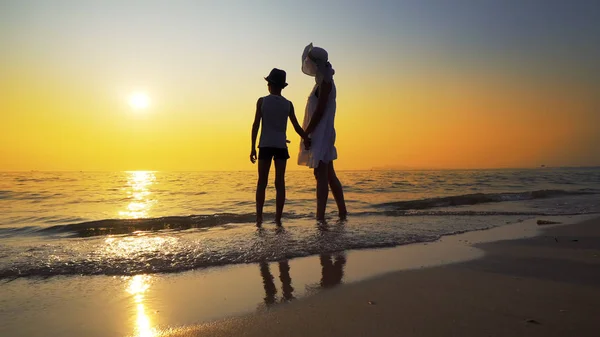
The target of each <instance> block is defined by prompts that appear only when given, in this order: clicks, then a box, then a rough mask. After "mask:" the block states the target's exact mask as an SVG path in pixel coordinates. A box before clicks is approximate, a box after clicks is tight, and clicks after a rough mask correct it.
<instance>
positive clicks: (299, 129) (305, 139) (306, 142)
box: [290, 102, 310, 150]
mask: <svg viewBox="0 0 600 337" xmlns="http://www.w3.org/2000/svg"><path fill="white" fill-rule="evenodd" d="M290 121H291V122H292V125H293V126H294V130H296V133H297V134H298V135H300V137H301V138H302V141H303V142H304V147H305V148H306V149H307V150H308V148H310V138H308V133H306V132H304V130H303V129H302V127H301V126H300V124H299V123H298V118H296V113H295V112H294V104H292V102H290Z"/></svg>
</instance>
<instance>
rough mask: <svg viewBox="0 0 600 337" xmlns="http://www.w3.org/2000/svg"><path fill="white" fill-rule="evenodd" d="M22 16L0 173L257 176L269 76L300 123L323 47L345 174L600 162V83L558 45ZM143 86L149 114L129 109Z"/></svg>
mask: <svg viewBox="0 0 600 337" xmlns="http://www.w3.org/2000/svg"><path fill="white" fill-rule="evenodd" d="M4 6H5V7H6V6H9V5H4ZM13 6H14V8H13V7H8V8H4V9H5V10H4V11H0V13H2V14H0V21H4V25H6V27H0V28H2V29H1V30H0V31H2V33H0V34H1V35H0V42H2V44H3V45H5V46H7V47H10V48H8V49H5V50H9V51H8V52H7V53H6V54H5V55H3V56H2V63H1V64H0V75H1V76H0V91H1V92H2V94H1V95H0V130H1V131H2V132H0V144H2V145H1V147H0V158H2V159H1V162H0V170H250V169H254V167H253V166H252V165H251V164H250V162H249V160H248V154H249V150H250V128H251V123H252V119H253V114H254V107H255V102H256V99H257V98H258V97H260V96H262V95H266V94H267V91H266V85H265V82H264V80H263V77H264V76H265V75H266V74H267V73H268V72H269V70H270V69H271V68H272V67H280V68H283V69H285V70H287V71H288V83H290V85H289V87H288V88H286V89H285V90H284V95H285V96H286V97H287V98H288V99H290V100H291V101H292V102H293V103H294V105H295V108H296V112H297V114H298V118H299V119H300V120H302V116H303V114H304V104H305V102H306V95H307V94H308V93H309V91H310V89H311V87H312V81H313V80H312V78H309V77H307V76H304V75H303V74H302V73H301V72H300V69H299V68H300V55H301V52H302V49H303V48H304V46H305V45H306V44H308V43H309V42H311V41H312V42H314V43H315V44H316V45H321V46H323V47H325V48H327V49H328V50H329V52H330V58H331V62H332V63H333V66H334V68H335V69H336V76H335V79H336V84H337V87H338V110H337V120H336V129H337V134H338V138H337V139H338V141H337V147H338V153H339V160H338V161H337V162H336V165H337V167H338V169H371V168H394V167H413V168H493V167H536V166H539V165H541V164H545V165H552V166H562V165H567V166H578V165H600V150H599V149H598V147H597V144H600V137H599V134H600V132H599V125H600V117H599V115H600V113H599V111H598V108H599V107H600V104H599V103H600V99H599V98H598V95H597V92H594V88H596V89H597V88H598V86H597V85H598V83H599V82H598V80H597V78H595V77H593V76H591V77H589V76H588V75H586V74H589V72H586V71H585V70H587V68H585V67H583V66H582V65H581V64H578V63H576V61H577V60H578V59H577V57H574V56H572V57H570V58H566V59H563V58H556V59H552V60H551V61H552V62H547V63H548V64H540V62H536V61H535V57H534V56H539V53H543V52H546V51H547V48H550V47H552V44H550V47H548V46H545V47H544V48H545V49H543V50H539V51H537V50H527V51H526V52H523V53H519V52H509V51H520V49H518V48H520V47H521V45H520V44H515V45H514V46H512V48H514V49H510V50H505V51H506V52H507V54H506V55H503V54H498V53H496V52H495V50H494V48H491V47H489V46H488V47H486V46H485V45H483V46H482V45H479V44H477V43H475V42H473V41H467V42H465V41H462V40H457V41H456V43H454V44H453V43H452V40H451V39H449V36H446V35H443V34H442V33H440V32H437V33H436V32H434V33H431V32H430V29H429V28H431V27H433V26H434V24H433V23H432V24H431V25H432V26H428V25H427V24H426V23H420V24H419V25H420V26H419V25H416V24H414V23H410V22H404V23H395V22H396V21H393V20H392V18H387V19H385V18H384V19H382V22H383V23H381V25H382V26H381V27H375V28H373V29H374V31H365V30H360V31H361V34H358V33H356V34H354V35H351V34H350V33H352V30H351V28H353V27H348V30H344V29H339V30H338V31H335V32H331V33H328V34H322V33H320V32H319V31H315V30H307V31H301V30H300V31H299V30H298V29H297V27H295V26H294V24H293V23H294V22H290V24H289V25H287V26H282V27H281V28H280V29H279V30H278V31H277V33H276V34H275V35H274V36H271V38H266V36H268V34H267V33H269V32H270V31H269V29H271V28H270V27H269V26H268V25H265V23H264V22H262V21H261V20H259V18H260V15H261V11H260V10H258V9H255V10H256V12H247V11H246V12H243V10H244V9H237V10H236V9H233V7H232V9H231V11H225V9H228V8H222V9H223V11H221V10H216V9H215V11H216V12H215V13H217V14H218V13H221V15H224V14H223V13H225V12H227V15H229V16H232V15H238V16H239V18H240V19H239V20H242V19H241V18H244V19H243V20H245V21H243V22H244V23H245V24H238V25H237V26H236V25H235V24H233V25H229V26H227V29H226V30H222V29H221V28H219V27H222V25H220V21H219V20H218V19H214V21H209V18H206V20H205V21H202V22H201V23H198V21H197V20H195V18H194V17H193V15H191V14H190V17H185V13H187V12H188V11H192V9H193V10H200V9H199V8H196V7H193V8H192V7H190V8H187V7H186V6H184V4H183V3H182V4H181V5H180V6H179V7H178V6H174V7H173V8H171V7H169V8H168V10H166V11H165V9H164V8H163V9H161V8H152V10H150V9H147V11H146V12H144V11H142V12H141V13H138V16H137V17H133V18H132V17H130V16H127V15H126V14H127V10H130V9H128V8H120V7H118V6H119V5H118V3H117V2H115V3H108V2H107V4H106V5H105V6H107V8H109V7H110V6H117V7H115V8H117V9H119V10H120V11H121V12H123V13H122V14H123V15H122V16H119V15H117V16H115V15H108V14H106V15H105V16H103V14H102V13H103V12H102V11H99V12H98V8H95V10H96V12H95V13H96V15H95V16H87V17H86V16H85V13H88V12H87V11H85V9H86V7H85V6H83V5H82V7H81V8H75V9H73V8H64V10H65V11H66V12H65V13H67V14H69V13H71V14H69V15H68V17H69V19H65V18H64V16H65V15H66V14H65V13H63V12H61V11H60V8H59V9H56V8H54V9H51V8H45V9H44V8H42V9H40V8H36V9H33V7H27V6H25V5H23V7H20V6H19V5H18V4H16V5H15V4H13ZM42 6H43V4H42ZM90 6H92V5H90ZM94 6H101V5H98V4H96V5H94ZM190 6H191V5H190ZM223 6H225V5H223ZM332 6H335V5H332ZM339 6H342V5H339ZM107 8H101V9H107ZM337 9H338V10H342V7H339V8H337ZM43 10H46V12H44V11H43ZM76 10H77V11H81V13H79V14H80V15H79V16H75V15H72V14H73V13H72V12H73V11H76ZM400 10H401V9H400V8H398V11H399V13H400ZM82 13H83V14H82ZM350 14H352V13H349V15H350ZM82 15H83V18H82ZM207 15H208V14H207ZM215 15H216V14H215ZM243 15H246V16H243ZM365 15H366V14H365ZM369 15H383V14H382V13H371V14H369ZM163 16H164V17H163ZM74 18H77V19H74ZM222 19H223V20H225V19H224V18H222ZM7 20H8V22H7ZM161 20H162V21H161ZM385 20H389V22H387V26H386V21H385ZM163 21H164V22H163ZM166 22H168V23H170V24H171V25H170V26H166V25H165V23H166ZM235 22H238V21H235ZM337 24H338V25H343V24H344V22H338V23H337ZM396 24H398V25H402V24H405V25H406V26H402V27H401V26H399V27H397V28H398V29H397V30H395V29H394V28H395V27H390V26H389V25H396ZM357 25H358V24H357ZM157 27H163V28H161V29H159V28H157ZM165 27H166V28H165ZM359 28H360V27H359ZM401 28H402V29H401ZM219 29H221V30H219ZM377 29H379V30H380V32H379V33H382V32H383V33H385V34H378V31H377ZM419 29H420V30H419ZM456 29H458V28H456ZM357 30H358V28H357ZM208 31H214V35H217V38H215V37H214V36H213V34H208V33H207V32H208ZM344 32H346V33H347V34H348V35H350V36H351V37H349V36H347V35H344V34H346V33H344ZM450 37H452V36H450ZM507 41H511V40H507ZM559 42H560V41H558V40H557V42H556V43H557V44H558V43H559ZM273 44H274V45H273ZM523 48H525V47H523ZM556 48H557V49H558V50H559V51H560V50H562V49H561V47H560V46H558V47H556ZM3 49H4V48H3ZM536 52H537V53H538V54H536ZM515 55H516V56H515ZM544 55H546V54H544ZM588 56H589V55H588ZM571 70H572V71H571ZM582 74H583V75H582ZM586 76H588V77H586ZM137 90H141V91H144V92H146V93H147V94H148V96H149V98H150V101H151V103H150V106H149V108H148V109H145V110H135V109H133V108H131V107H130V106H129V104H128V100H129V97H130V95H131V94H132V93H133V92H135V91H137ZM288 138H289V139H291V140H292V144H291V151H290V154H291V156H292V158H291V163H293V165H288V167H289V169H300V168H299V167H297V166H296V165H295V161H296V155H297V146H298V142H299V139H298V136H297V135H295V134H293V129H292V128H291V126H290V127H289V128H288Z"/></svg>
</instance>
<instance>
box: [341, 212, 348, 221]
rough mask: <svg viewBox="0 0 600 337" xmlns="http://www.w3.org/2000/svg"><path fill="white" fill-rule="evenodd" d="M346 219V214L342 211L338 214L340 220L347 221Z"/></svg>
mask: <svg viewBox="0 0 600 337" xmlns="http://www.w3.org/2000/svg"><path fill="white" fill-rule="evenodd" d="M347 219H348V212H347V211H344V212H340V220H342V221H343V220H347Z"/></svg>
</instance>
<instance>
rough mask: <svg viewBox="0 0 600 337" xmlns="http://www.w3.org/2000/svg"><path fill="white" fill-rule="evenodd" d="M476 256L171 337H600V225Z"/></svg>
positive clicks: (554, 230)
mask: <svg viewBox="0 0 600 337" xmlns="http://www.w3.org/2000/svg"><path fill="white" fill-rule="evenodd" d="M541 227H542V226H540V228H541ZM493 231H494V230H492V231H487V232H488V233H492V234H493V233H494V232H493ZM501 231H502V229H498V230H497V231H496V234H497V233H499V232H501ZM482 233H485V232H481V233H474V234H472V233H467V234H468V235H472V236H474V237H476V236H477V235H479V236H481V235H482ZM468 235H467V236H466V237H467V238H468V237H469V236H468ZM483 235H484V236H485V235H486V234H483ZM526 236H527V235H526ZM462 238H463V239H461V241H463V242H464V241H466V240H468V239H465V236H464V235H463V236H462ZM500 238H501V237H500ZM484 241H485V240H484ZM474 246H475V247H476V248H478V249H482V250H483V251H484V252H485V255H484V257H482V258H479V259H474V260H470V261H467V262H460V263H454V264H449V265H443V266H437V267H431V268H422V269H416V270H415V269H413V270H407V271H399V272H394V273H391V274H386V275H383V276H380V277H377V278H374V279H370V280H366V281H363V282H357V283H354V284H349V285H344V286H340V287H336V288H334V289H331V290H328V291H324V292H321V293H319V294H318V295H316V296H309V297H306V298H303V299H300V300H297V301H293V302H291V303H288V304H285V305H279V306H276V307H274V308H272V309H270V310H266V311H263V312H257V313H254V314H250V315H246V316H242V317H236V318H230V319H225V320H221V321H217V322H213V323H207V324H202V325H197V326H192V327H186V328H181V329H178V330H172V331H171V332H170V333H169V334H167V335H169V336H173V337H175V336H544V337H548V336H598V335H599V334H600V219H593V220H587V221H584V222H582V223H579V224H574V225H566V226H552V227H545V228H544V230H543V231H542V233H540V235H538V236H535V237H529V238H525V239H516V240H515V239H513V240H503V241H498V242H487V243H478V244H475V245H474Z"/></svg>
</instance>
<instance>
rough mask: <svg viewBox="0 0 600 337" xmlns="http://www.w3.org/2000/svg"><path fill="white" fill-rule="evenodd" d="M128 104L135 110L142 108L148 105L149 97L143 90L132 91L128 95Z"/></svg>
mask: <svg viewBox="0 0 600 337" xmlns="http://www.w3.org/2000/svg"><path fill="white" fill-rule="evenodd" d="M129 105H130V106H131V107H132V108H134V109H136V110H144V109H146V108H147V107H149V106H150V98H149V97H148V95H147V94H146V93H144V92H134V93H132V94H131V96H129Z"/></svg>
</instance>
